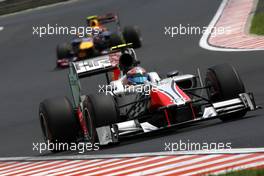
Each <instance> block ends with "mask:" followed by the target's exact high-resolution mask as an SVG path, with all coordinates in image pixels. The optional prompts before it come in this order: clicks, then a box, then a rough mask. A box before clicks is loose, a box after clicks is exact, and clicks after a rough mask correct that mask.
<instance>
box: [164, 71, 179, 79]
mask: <svg viewBox="0 0 264 176" xmlns="http://www.w3.org/2000/svg"><path fill="white" fill-rule="evenodd" d="M179 74H180V72H179V71H178V70H174V71H171V72H169V73H167V78H170V77H173V76H178V75H179Z"/></svg>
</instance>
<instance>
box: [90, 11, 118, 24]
mask: <svg viewBox="0 0 264 176" xmlns="http://www.w3.org/2000/svg"><path fill="white" fill-rule="evenodd" d="M93 19H97V20H98V21H99V22H100V24H107V23H111V22H116V23H117V24H119V18H118V15H117V14H115V13H108V14H106V15H100V16H97V15H93V16H89V17H87V20H88V23H89V21H90V20H93Z"/></svg>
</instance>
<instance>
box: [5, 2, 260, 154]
mask: <svg viewBox="0 0 264 176" xmlns="http://www.w3.org/2000/svg"><path fill="white" fill-rule="evenodd" d="M220 3H221V1H220V0H199V1H197V0H177V1H175V0H162V1H160V0H134V1H130V0H104V1H98V0H82V1H78V2H75V3H71V4H67V5H60V6H55V7H51V8H46V9H42V10H37V11H32V12H27V13H24V14H19V15H14V16H10V17H5V18H0V26H4V30H3V31H1V32H0V38H1V40H0V80H1V84H0V99H1V103H0V105H1V106H0V119H1V122H0V140H1V144H0V156H2V157H3V156H36V155H39V153H38V152H35V151H32V143H33V142H42V135H41V130H40V125H39V121H38V106H39V103H40V101H42V100H43V99H44V98H48V97H54V96H64V95H67V96H70V91H69V87H68V83H67V75H66V73H67V70H62V71H58V70H54V65H55V48H56V45H57V43H59V42H63V41H68V40H70V39H71V38H73V36H48V37H44V38H39V37H37V36H33V35H32V32H33V30H32V26H42V25H44V26H46V25H47V24H48V23H49V24H60V25H66V26H71V25H73V26H79V25H84V17H86V16H88V15H93V14H98V13H99V14H103V13H106V12H112V11H117V12H119V14H120V17H121V22H122V25H123V26H124V25H129V24H137V25H138V26H139V27H140V28H141V30H142V34H143V37H144V46H143V48H142V49H139V50H137V51H138V52H137V53H138V57H139V58H140V60H141V61H142V66H143V67H145V68H146V69H147V70H151V71H157V72H160V73H161V74H165V73H166V72H168V71H171V70H175V69H177V70H180V71H183V72H184V73H195V70H196V68H197V67H200V68H201V70H202V71H203V72H205V70H206V68H207V67H208V66H211V65H214V64H219V63H224V62H226V63H230V64H233V65H234V66H235V67H237V68H238V70H239V72H240V74H241V77H242V79H243V81H244V83H245V85H246V88H247V90H250V91H252V92H254V94H255V97H256V102H257V103H258V104H260V105H264V91H263V89H264V81H263V76H264V58H263V52H262V51H258V52H215V51H208V50H204V49H202V48H200V47H199V45H198V43H199V39H200V38H201V36H200V35H191V36H177V37H174V38H171V37H169V36H165V35H164V26H178V25H179V24H180V23H181V24H183V25H188V24H190V25H192V26H200V27H202V26H206V25H208V24H209V22H210V20H211V19H212V18H213V16H214V14H215V12H216V10H217V8H218V6H219V4H220ZM103 80H104V78H103V77H101V76H96V77H92V78H89V79H88V80H86V81H85V82H84V85H83V87H84V88H85V90H86V91H87V92H90V93H93V92H96V91H97V90H98V86H97V85H98V84H100V83H101V84H102V83H103ZM263 114H264V111H263V110H259V111H256V112H250V113H248V115H247V116H246V118H245V119H242V120H239V121H233V122H229V123H221V121H220V120H218V119H216V120H213V121H209V122H203V123H200V124H199V125H196V126H192V127H188V128H185V129H179V130H177V131H176V130H173V131H169V132H163V133H160V134H155V135H152V136H146V137H142V138H133V139H130V140H125V141H123V142H122V143H121V144H119V145H118V146H114V147H113V146H111V147H107V148H104V149H102V150H100V151H99V152H98V151H97V152H88V153H86V154H99V153H100V154H112V153H135V152H136V153H139V152H158V151H164V148H165V144H164V143H165V142H166V143H173V142H179V141H180V140H182V141H185V142H186V141H187V140H189V141H191V142H200V143H202V142H226V143H227V142H231V143H232V147H233V148H245V147H263V146H264V128H263V126H264V115H263ZM69 154H76V153H74V152H65V153H62V155H69Z"/></svg>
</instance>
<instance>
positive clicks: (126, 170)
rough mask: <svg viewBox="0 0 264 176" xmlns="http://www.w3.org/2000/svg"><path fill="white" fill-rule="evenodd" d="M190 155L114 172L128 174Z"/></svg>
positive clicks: (188, 156)
mask: <svg viewBox="0 0 264 176" xmlns="http://www.w3.org/2000/svg"><path fill="white" fill-rule="evenodd" d="M190 157H192V155H184V156H179V157H175V158H171V159H167V160H164V161H159V162H156V163H153V164H147V165H142V166H139V167H134V168H131V169H124V170H123V171H120V172H116V173H114V174H115V175H119V174H123V175H127V174H126V173H128V172H134V171H137V170H141V169H144V168H149V167H153V166H157V165H163V164H166V163H169V162H172V161H173V162H175V161H179V160H182V159H186V158H190ZM88 175H92V174H86V175H85V176H88ZM109 175H112V174H109ZM139 175H140V174H139Z"/></svg>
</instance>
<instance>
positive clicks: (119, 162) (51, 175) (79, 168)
mask: <svg viewBox="0 0 264 176" xmlns="http://www.w3.org/2000/svg"><path fill="white" fill-rule="evenodd" d="M139 159H141V157H140V158H130V159H127V160H126V159H124V160H121V161H118V162H114V163H110V164H104V165H103V166H100V167H99V166H97V167H94V168H90V165H89V166H87V165H86V166H82V167H77V168H74V169H69V170H65V171H61V172H56V173H55V174H50V173H47V174H48V175H49V176H55V175H62V174H63V175H68V174H70V173H74V174H75V173H76V171H79V173H81V172H83V170H84V169H86V170H87V169H88V168H90V170H91V171H92V170H96V169H101V168H102V169H103V168H106V167H110V166H115V165H119V164H123V163H128V162H133V161H135V160H139ZM142 159H143V158H142Z"/></svg>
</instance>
